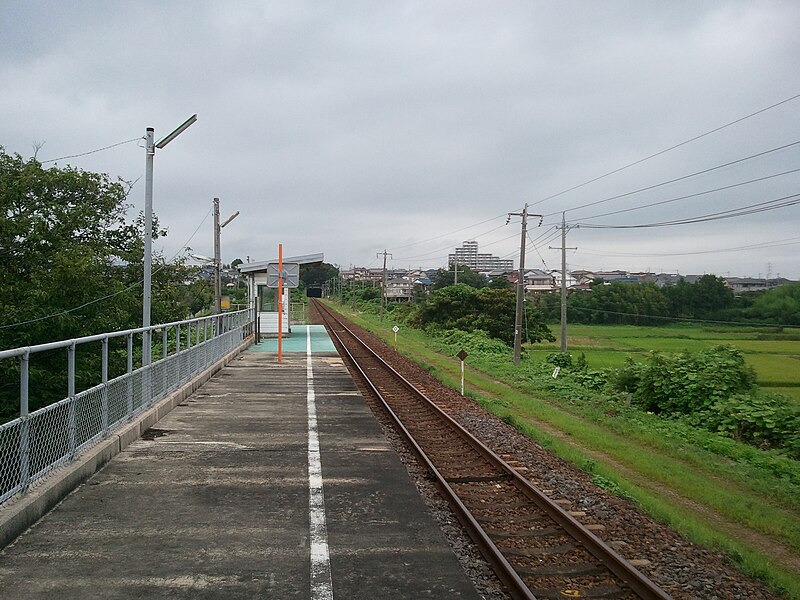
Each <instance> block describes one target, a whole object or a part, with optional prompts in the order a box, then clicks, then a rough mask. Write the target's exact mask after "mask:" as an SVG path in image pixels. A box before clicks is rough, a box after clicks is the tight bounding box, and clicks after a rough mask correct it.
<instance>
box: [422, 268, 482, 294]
mask: <svg viewBox="0 0 800 600" xmlns="http://www.w3.org/2000/svg"><path fill="white" fill-rule="evenodd" d="M431 280H432V281H433V289H434V290H439V289H442V288H444V287H447V286H449V285H454V281H455V273H454V272H453V270H452V266H451V267H450V270H449V271H445V270H444V269H439V270H438V271H436V273H434V274H433V277H431ZM458 283H459V285H461V284H464V285H468V286H470V287H473V288H477V289H480V288H482V287H484V286H485V285H486V277H484V276H483V275H481V274H480V273H476V272H475V271H473V270H472V269H470V268H469V267H468V266H467V265H458Z"/></svg>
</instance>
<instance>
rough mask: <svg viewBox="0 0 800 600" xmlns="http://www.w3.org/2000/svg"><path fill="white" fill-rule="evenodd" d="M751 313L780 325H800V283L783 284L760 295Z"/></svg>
mask: <svg viewBox="0 0 800 600" xmlns="http://www.w3.org/2000/svg"><path fill="white" fill-rule="evenodd" d="M750 314H752V315H753V316H755V317H756V318H757V319H761V320H765V321H772V322H775V323H777V324H779V325H800V284H798V283H792V284H788V285H782V286H781V287H779V288H775V289H773V290H769V291H767V292H766V293H764V294H761V295H759V296H758V298H757V299H756V300H755V302H754V304H753V307H752V308H751V309H750Z"/></svg>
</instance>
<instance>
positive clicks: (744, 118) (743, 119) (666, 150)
mask: <svg viewBox="0 0 800 600" xmlns="http://www.w3.org/2000/svg"><path fill="white" fill-rule="evenodd" d="M798 98H800V94H795V95H793V96H790V97H788V98H785V99H783V100H781V101H779V102H775V103H774V104H771V105H769V106H766V107H764V108H762V109H759V110H757V111H755V112H752V113H750V114H747V115H745V116H743V117H740V118H738V119H735V120H733V121H730V122H728V123H725V124H724V125H720V126H719V127H715V128H714V129H711V130H709V131H706V132H705V133H701V134H700V135H696V136H694V137H692V138H689V139H688V140H684V141H682V142H680V143H678V144H674V145H673V146H670V147H668V148H665V149H663V150H659V151H658V152H655V153H653V154H650V155H648V156H645V157H644V158H640V159H639V160H635V161H633V162H631V163H628V164H626V165H624V166H622V167H618V168H616V169H613V170H612V171H608V172H607V173H604V174H603V175H599V176H598V177H594V178H592V179H589V180H588V181H584V182H583V183H579V184H578V185H574V186H572V187H570V188H567V189H565V190H562V191H560V192H557V193H555V194H551V195H550V196H547V197H545V198H542V199H540V200H537V201H535V202H532V203H531V206H535V205H537V204H541V203H542V202H546V201H548V200H552V199H553V198H558V197H559V196H563V195H564V194H567V193H569V192H572V191H574V190H577V189H580V188H582V187H585V186H587V185H590V184H592V183H595V182H596V181H600V180H601V179H605V178H606V177H610V176H611V175H614V174H616V173H619V172H620V171H624V170H625V169H629V168H630V167H633V166H636V165H639V164H641V163H643V162H645V161H648V160H650V159H652V158H656V157H657V156H661V155H663V154H666V153H668V152H671V151H672V150H675V149H677V148H680V147H682V146H686V145H687V144H690V143H692V142H695V141H697V140H699V139H702V138H704V137H707V136H709V135H711V134H714V133H717V132H718V131H722V130H723V129H726V128H728V127H731V126H733V125H736V124H737V123H741V122H742V121H745V120H747V119H750V118H752V117H755V116H757V115H760V114H762V113H764V112H767V111H769V110H772V109H773V108H777V107H778V106H781V105H783V104H786V103H788V102H791V101H793V100H797V99H798Z"/></svg>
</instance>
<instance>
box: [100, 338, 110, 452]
mask: <svg viewBox="0 0 800 600" xmlns="http://www.w3.org/2000/svg"><path fill="white" fill-rule="evenodd" d="M100 369H101V381H102V382H103V388H102V389H101V390H100V422H101V426H102V428H103V437H106V436H107V435H108V335H106V336H105V337H104V338H103V355H102V363H101V366H100Z"/></svg>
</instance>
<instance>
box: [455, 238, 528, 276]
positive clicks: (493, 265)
mask: <svg viewBox="0 0 800 600" xmlns="http://www.w3.org/2000/svg"><path fill="white" fill-rule="evenodd" d="M447 264H448V267H449V266H450V265H466V266H468V267H469V268H470V269H472V270H473V271H477V272H479V273H487V272H489V271H494V270H500V269H502V270H512V269H513V268H514V261H513V260H510V259H504V258H500V257H499V256H495V255H493V254H480V253H479V252H478V242H475V241H465V242H463V244H462V246H461V247H459V248H456V249H455V252H454V253H453V254H448V255H447Z"/></svg>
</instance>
